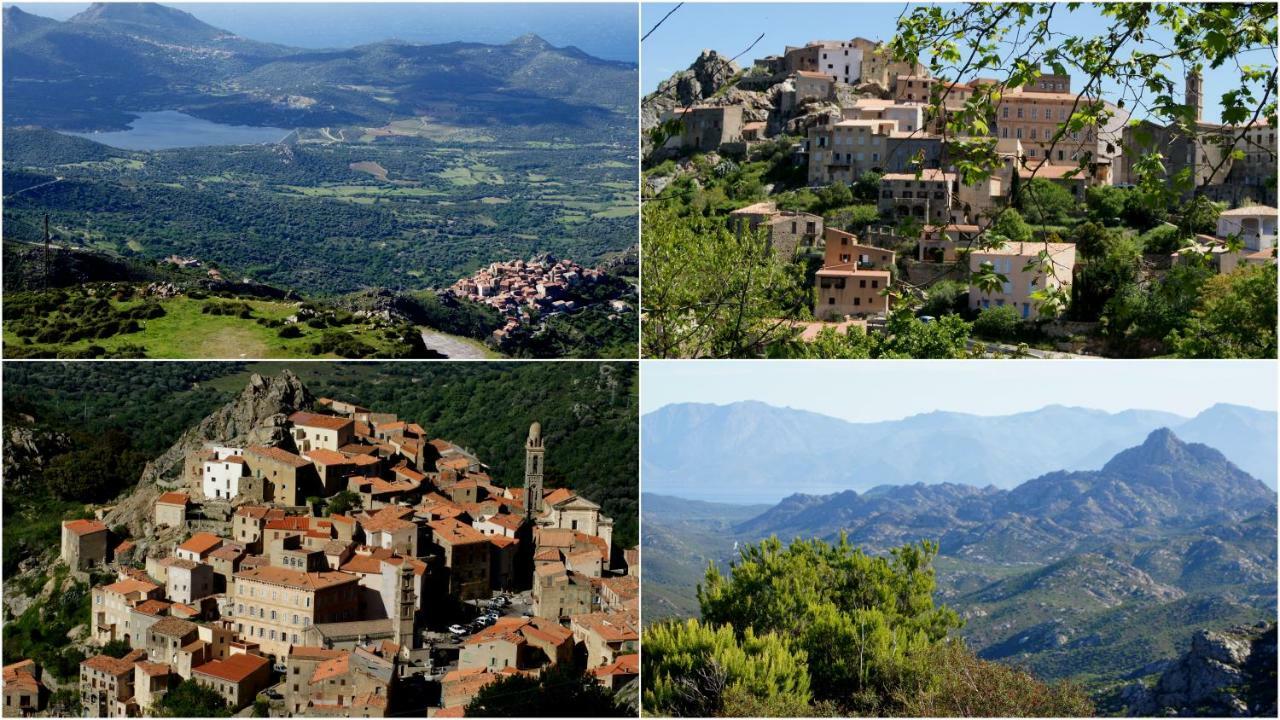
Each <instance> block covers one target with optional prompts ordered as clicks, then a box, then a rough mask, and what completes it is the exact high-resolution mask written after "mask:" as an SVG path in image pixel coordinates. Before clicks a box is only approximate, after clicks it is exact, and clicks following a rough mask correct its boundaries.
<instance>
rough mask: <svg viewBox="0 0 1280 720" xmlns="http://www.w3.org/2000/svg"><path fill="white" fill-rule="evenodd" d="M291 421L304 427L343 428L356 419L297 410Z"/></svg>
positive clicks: (290, 418)
mask: <svg viewBox="0 0 1280 720" xmlns="http://www.w3.org/2000/svg"><path fill="white" fill-rule="evenodd" d="M289 422H291V423H293V424H294V425H301V426H302V427H313V428H320V429H322V430H341V429H343V428H345V427H348V426H350V425H351V424H352V423H353V422H354V421H353V420H351V419H350V418H341V417H336V416H333V415H317V414H315V413H309V412H296V413H294V414H292V415H290V416H289Z"/></svg>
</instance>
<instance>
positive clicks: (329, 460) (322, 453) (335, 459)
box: [303, 448, 351, 465]
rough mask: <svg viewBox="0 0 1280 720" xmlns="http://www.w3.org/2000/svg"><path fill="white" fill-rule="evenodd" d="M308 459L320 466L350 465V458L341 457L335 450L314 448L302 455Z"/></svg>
mask: <svg viewBox="0 0 1280 720" xmlns="http://www.w3.org/2000/svg"><path fill="white" fill-rule="evenodd" d="M303 455H305V456H306V457H308V458H310V459H311V461H312V462H318V463H320V464H321V465H350V464H351V458H349V457H347V456H346V455H343V454H342V453H340V452H337V451H335V450H327V449H325V448H316V449H314V450H308V451H307V452H305V453H303Z"/></svg>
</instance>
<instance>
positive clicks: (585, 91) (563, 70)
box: [4, 3, 638, 130]
mask: <svg viewBox="0 0 1280 720" xmlns="http://www.w3.org/2000/svg"><path fill="white" fill-rule="evenodd" d="M637 82H638V70H637V67H636V66H635V65H634V64H629V63H621V62H616V61H609V60H601V59H598V58H594V57H591V56H590V55H587V54H586V53H584V52H582V51H581V50H578V49H577V48H574V47H563V48H557V47H553V46H552V45H551V44H550V43H547V42H546V41H545V40H543V39H542V38H540V37H538V36H536V35H525V36H522V37H519V38H517V39H515V40H513V41H511V42H509V43H507V44H505V45H486V44H481V43H467V42H453V43H444V44H437V45H419V44H410V43H403V42H394V41H388V42H380V43H373V44H369V45H362V46H359V47H354V48H342V49H333V50H304V49H298V48H290V47H286V46H283V45H276V44H271V43H262V42H257V41H254V40H250V39H247V38H243V37H240V36H238V35H235V34H233V33H230V32H227V31H225V30H221V29H219V28H216V27H213V26H211V25H208V24H206V23H204V22H201V21H200V20H199V19H197V18H196V17H194V16H193V15H191V14H190V13H187V12H184V11H182V10H178V9H175V8H171V7H166V6H163V5H157V4H154V3H94V4H93V5H91V6H90V7H89V8H88V9H87V10H85V11H84V12H81V13H79V14H77V15H75V16H74V17H72V18H70V19H68V20H67V21H65V22H59V21H56V20H51V19H49V18H44V17H40V16H37V15H32V14H30V13H27V12H24V11H22V10H21V9H19V8H17V7H7V8H5V9H4V101H5V102H4V121H5V124H6V125H9V126H16V125H40V126H44V127H50V128H54V129H61V130H108V129H121V128H123V127H126V126H127V124H128V122H129V120H130V119H131V118H132V115H131V113H136V112H141V111H148V110H179V111H182V112H185V113H187V114H189V115H193V116H196V117H200V118H203V119H206V120H211V121H215V122H227V123H234V124H243V125H263V126H278V127H321V126H339V125H344V124H357V123H364V124H370V123H377V124H383V123H386V122H388V121H389V120H391V119H395V118H407V117H416V116H431V117H432V118H435V119H437V120H440V121H443V122H448V121H460V120H463V119H465V120H466V121H467V123H468V124H470V125H483V124H515V125H524V124H541V123H548V124H562V125H569V126H594V125H598V124H600V123H605V122H609V121H610V120H613V119H615V118H616V117H617V116H622V117H634V116H635V112H636V109H635V104H636V103H635V88H636V83H637Z"/></svg>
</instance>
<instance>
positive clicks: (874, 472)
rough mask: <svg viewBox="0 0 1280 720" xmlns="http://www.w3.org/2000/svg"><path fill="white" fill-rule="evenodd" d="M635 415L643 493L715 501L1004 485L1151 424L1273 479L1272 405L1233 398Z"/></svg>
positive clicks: (1126, 441)
mask: <svg viewBox="0 0 1280 720" xmlns="http://www.w3.org/2000/svg"><path fill="white" fill-rule="evenodd" d="M642 423H643V427H644V432H645V436H644V442H645V446H646V451H645V457H644V463H645V468H644V469H645V484H646V487H647V488H648V489H649V490H651V491H654V492H658V493H666V494H672V495H678V496H681V497H690V498H698V499H715V500H721V501H726V502H776V501H778V500H779V499H780V498H782V497H785V496H787V495H790V494H793V493H810V494H826V493H832V492H837V491H840V490H844V489H854V490H859V491H862V490H867V489H870V488H872V487H874V486H877V485H905V484H909V483H924V484H928V485H933V484H939V483H947V482H951V483H958V484H964V485H969V486H976V487H985V486H987V485H994V486H997V487H1002V488H1011V487H1014V486H1016V485H1017V484H1019V483H1021V482H1023V481H1025V480H1027V479H1029V478H1032V477H1036V476H1039V475H1042V474H1045V473H1048V472H1052V471H1055V470H1093V469H1098V468H1101V467H1102V465H1103V464H1104V463H1105V462H1107V461H1108V460H1109V459H1110V458H1111V457H1112V456H1113V455H1115V454H1116V453H1117V452H1119V451H1121V450H1123V449H1125V448H1127V447H1130V446H1133V445H1136V444H1138V443H1140V442H1142V440H1143V438H1145V437H1146V436H1147V435H1148V434H1149V433H1150V432H1151V431H1152V430H1155V429H1156V428H1159V427H1167V428H1170V429H1172V430H1174V431H1175V432H1177V433H1178V434H1179V436H1180V437H1182V438H1184V439H1186V440H1191V441H1196V442H1205V443H1207V444H1210V445H1211V446H1213V447H1217V448H1218V449H1219V450H1222V451H1223V452H1224V453H1225V454H1226V455H1227V456H1228V457H1229V458H1230V459H1231V460H1232V461H1233V462H1235V463H1236V464H1238V465H1239V466H1240V467H1241V468H1243V469H1244V470H1245V471H1247V472H1249V473H1251V474H1253V475H1254V476H1255V477H1258V478H1260V479H1261V480H1263V481H1264V482H1265V483H1266V484H1268V485H1270V486H1271V487H1275V482H1276V461H1275V455H1274V453H1269V452H1268V448H1273V447H1274V444H1273V443H1272V442H1270V441H1269V440H1268V438H1274V437H1275V434H1276V415H1275V413H1273V412H1265V411H1261V410H1256V409H1253V408H1247V407H1241V406H1232V405H1216V406H1213V407H1211V408H1208V409H1206V410H1205V411H1203V412H1201V413H1200V414H1199V415H1197V416H1196V417H1194V418H1185V417H1182V416H1178V415H1174V414H1171V413H1165V412H1159V411H1148V410H1130V411H1125V412H1120V413H1106V412H1103V411H1100V410H1091V409H1086V408H1072V407H1063V406H1048V407H1045V408H1041V409H1039V410H1035V411H1031V412H1025V413H1016V414H1012V415H1004V416H994V417H987V416H978V415H970V414H965V413H954V412H934V413H927V414H922V415H914V416H911V417H907V418H903V419H901V420H892V421H883V422H874V423H852V422H847V421H844V420H840V419H838V418H833V417H829V416H825V415H821V414H818V413H813V412H809V411H803V410H793V409H789V408H778V407H774V406H770V405H767V404H765V403H760V402H740V403H731V404H728V405H706V404H697V403H683V404H675V405H667V406H665V407H662V408H659V409H658V410H655V411H653V412H650V413H648V414H646V415H645V416H644V418H642ZM940 458H945V462H939V459H940Z"/></svg>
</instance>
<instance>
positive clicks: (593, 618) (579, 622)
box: [570, 612, 640, 643]
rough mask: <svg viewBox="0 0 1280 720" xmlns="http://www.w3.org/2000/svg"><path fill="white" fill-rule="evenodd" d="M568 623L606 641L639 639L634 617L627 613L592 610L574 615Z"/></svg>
mask: <svg viewBox="0 0 1280 720" xmlns="http://www.w3.org/2000/svg"><path fill="white" fill-rule="evenodd" d="M570 623H571V624H572V625H573V626H575V627H579V628H582V629H583V630H585V631H587V632H590V633H593V634H595V635H598V636H600V638H601V639H603V640H604V641H605V642H607V643H615V642H627V641H630V640H639V639H640V630H639V626H638V624H637V623H636V619H635V618H634V617H633V616H631V615H630V614H628V613H621V612H594V613H587V614H585V615H574V616H573V618H572V619H571V620H570Z"/></svg>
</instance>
